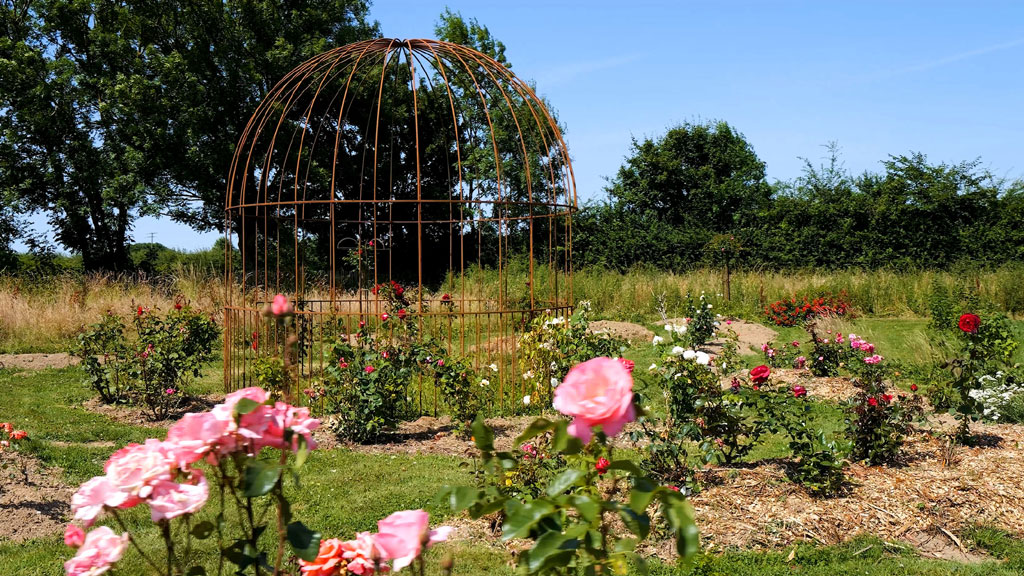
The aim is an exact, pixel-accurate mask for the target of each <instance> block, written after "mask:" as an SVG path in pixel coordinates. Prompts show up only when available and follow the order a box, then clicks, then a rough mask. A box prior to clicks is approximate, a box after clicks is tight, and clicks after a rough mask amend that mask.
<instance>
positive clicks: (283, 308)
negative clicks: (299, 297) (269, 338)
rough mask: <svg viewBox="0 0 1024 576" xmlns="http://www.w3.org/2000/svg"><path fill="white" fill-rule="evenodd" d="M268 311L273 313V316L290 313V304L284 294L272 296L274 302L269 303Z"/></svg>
mask: <svg viewBox="0 0 1024 576" xmlns="http://www.w3.org/2000/svg"><path fill="white" fill-rule="evenodd" d="M270 311H271V312H273V313H274V316H280V315H282V314H288V313H289V312H291V311H292V304H291V302H289V301H288V298H286V297H285V295H284V294H278V295H277V296H274V301H273V302H271V303H270Z"/></svg>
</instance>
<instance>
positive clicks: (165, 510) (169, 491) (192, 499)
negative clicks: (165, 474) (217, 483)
mask: <svg viewBox="0 0 1024 576" xmlns="http://www.w3.org/2000/svg"><path fill="white" fill-rule="evenodd" d="M192 474H193V481H196V483H195V484H179V483H177V482H170V481H164V482H160V483H159V484H157V485H156V486H154V487H153V493H152V494H151V495H150V497H149V500H148V502H149V514H150V517H152V519H153V522H159V521H160V520H171V519H172V518H177V517H178V516H183V515H185V514H195V513H196V512H198V511H199V509H200V508H202V507H203V505H204V504H206V499H207V498H208V497H209V495H210V489H209V487H208V486H207V484H206V478H205V477H204V476H203V475H202V474H201V473H200V472H199V471H198V470H196V471H194V472H193V473H192Z"/></svg>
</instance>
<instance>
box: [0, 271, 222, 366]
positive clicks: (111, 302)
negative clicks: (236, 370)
mask: <svg viewBox="0 0 1024 576" xmlns="http://www.w3.org/2000/svg"><path fill="white" fill-rule="evenodd" d="M223 286H224V285H223V283H222V282H220V281H219V280H216V279H210V278H199V277H190V276H188V275H182V276H179V277H177V278H174V279H168V280H147V279H144V278H136V277H129V276H114V275H106V274H103V275H86V276H73V275H67V276H55V277H49V278H46V279H44V280H34V279H25V278H13V277H0V352H57V351H64V350H66V349H67V348H68V346H69V345H70V344H71V342H73V341H74V338H75V335H76V333H77V332H78V330H79V329H80V328H81V327H82V326H85V325H88V324H91V323H94V322H96V321H98V320H99V319H100V317H101V316H102V315H103V314H105V313H107V312H114V313H115V314H125V315H127V314H131V311H132V310H134V309H135V308H136V307H137V306H146V307H149V308H155V309H161V310H167V309H168V308H170V307H173V306H174V302H175V299H177V298H182V299H184V300H186V301H188V302H189V303H190V304H191V305H192V306H194V307H197V308H199V309H201V310H207V311H210V312H213V311H216V310H219V309H220V307H221V306H222V303H223V294H224V288H223Z"/></svg>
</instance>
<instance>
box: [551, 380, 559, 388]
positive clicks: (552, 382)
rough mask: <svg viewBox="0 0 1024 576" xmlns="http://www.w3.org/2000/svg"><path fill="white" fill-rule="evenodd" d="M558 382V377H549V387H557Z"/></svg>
mask: <svg viewBox="0 0 1024 576" xmlns="http://www.w3.org/2000/svg"><path fill="white" fill-rule="evenodd" d="M558 384H559V382H558V378H552V379H551V387H552V388H558Z"/></svg>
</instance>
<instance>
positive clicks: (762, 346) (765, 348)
mask: <svg viewBox="0 0 1024 576" xmlns="http://www.w3.org/2000/svg"><path fill="white" fill-rule="evenodd" d="M767 351H768V345H767V344H761V352H767Z"/></svg>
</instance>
